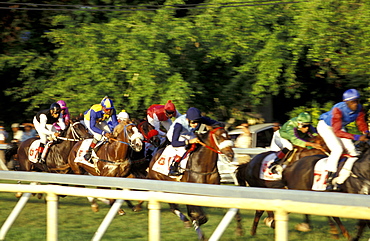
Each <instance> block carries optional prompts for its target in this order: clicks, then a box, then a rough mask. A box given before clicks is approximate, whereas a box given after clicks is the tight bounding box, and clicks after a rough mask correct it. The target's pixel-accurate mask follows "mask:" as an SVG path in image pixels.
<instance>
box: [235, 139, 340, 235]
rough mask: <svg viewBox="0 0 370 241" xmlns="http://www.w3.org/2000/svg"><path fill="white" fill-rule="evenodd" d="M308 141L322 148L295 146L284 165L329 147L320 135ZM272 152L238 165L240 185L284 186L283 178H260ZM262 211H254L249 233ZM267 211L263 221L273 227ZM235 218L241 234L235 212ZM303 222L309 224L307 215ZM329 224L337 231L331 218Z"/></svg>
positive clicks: (324, 151)
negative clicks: (264, 163)
mask: <svg viewBox="0 0 370 241" xmlns="http://www.w3.org/2000/svg"><path fill="white" fill-rule="evenodd" d="M310 141H311V142H315V143H318V144H320V145H321V146H322V147H323V148H324V149H323V150H319V149H307V148H302V147H299V146H295V147H294V150H293V153H292V155H291V156H290V157H288V160H289V161H286V162H285V165H287V166H288V167H289V166H291V165H292V164H293V163H295V162H296V161H297V160H299V159H300V158H303V157H306V156H312V155H325V154H326V153H328V151H329V149H328V148H327V146H326V144H325V142H324V140H323V139H322V137H321V136H316V137H314V138H313V139H311V140H310ZM273 153H275V152H273V151H269V152H264V153H261V154H258V155H256V156H255V157H254V158H253V159H252V160H251V161H250V162H249V163H245V164H242V165H240V166H239V167H238V168H237V170H236V178H237V180H238V183H239V185H240V186H247V185H249V186H251V187H265V188H285V187H286V183H285V182H284V181H283V180H276V181H275V180H274V181H268V180H264V179H261V178H260V170H261V165H262V162H263V161H264V159H265V158H266V157H268V156H269V155H270V154H273ZM270 157H271V156H270ZM273 158H274V157H273ZM283 173H284V172H283ZM263 213H264V210H257V211H256V213H255V217H254V220H253V225H252V229H251V235H255V234H256V231H257V226H258V223H259V220H260V218H261V216H262V214H263ZM267 213H268V217H267V218H266V219H265V223H266V224H267V225H268V226H270V227H272V228H274V227H275V222H274V214H273V212H272V211H268V212H267ZM236 220H237V233H238V234H240V235H241V234H242V227H241V217H240V215H239V213H237V214H236ZM335 221H336V222H337V224H338V226H339V227H340V228H341V229H342V228H344V226H343V225H341V222H340V220H339V219H337V220H335ZM305 222H306V223H308V226H309V218H308V216H307V215H306V216H305ZM329 224H330V226H331V228H332V232H335V233H337V230H336V229H335V225H334V224H333V222H332V220H331V219H329ZM301 226H302V227H301ZM301 226H298V228H299V229H301V230H302V229H303V227H306V226H307V224H302V225H301ZM307 228H308V227H307Z"/></svg>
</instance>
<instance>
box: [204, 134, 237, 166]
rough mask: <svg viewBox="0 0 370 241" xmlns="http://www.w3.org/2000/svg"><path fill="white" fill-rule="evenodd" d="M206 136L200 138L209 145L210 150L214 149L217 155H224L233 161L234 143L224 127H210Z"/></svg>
mask: <svg viewBox="0 0 370 241" xmlns="http://www.w3.org/2000/svg"><path fill="white" fill-rule="evenodd" d="M205 135H206V136H203V137H201V138H200V139H201V141H202V142H204V143H205V144H206V145H209V147H210V149H211V148H212V149H213V150H214V151H216V152H217V153H219V154H224V155H225V156H226V157H227V159H228V160H229V161H233V159H234V151H233V149H232V147H233V142H232V140H231V138H230V136H229V135H228V134H227V132H226V130H225V129H224V128H223V127H209V128H208V132H207V133H205ZM199 137H200V136H199ZM204 137H205V138H204ZM206 147H207V146H206Z"/></svg>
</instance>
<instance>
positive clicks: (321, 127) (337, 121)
mask: <svg viewBox="0 0 370 241" xmlns="http://www.w3.org/2000/svg"><path fill="white" fill-rule="evenodd" d="M359 98H360V94H359V93H358V91H357V90H355V89H349V90H346V91H345V92H344V93H343V101H342V102H339V103H337V104H335V105H334V106H333V107H332V109H331V110H330V111H328V112H326V113H324V114H322V115H321V116H320V120H319V123H318V125H317V130H318V132H319V134H320V135H321V136H322V138H323V139H324V141H325V143H326V145H327V146H328V148H329V149H330V151H331V153H330V155H329V158H328V160H327V170H328V176H327V180H326V183H327V187H326V190H327V191H339V188H338V187H337V185H336V184H342V183H343V182H344V181H345V180H346V179H347V178H348V177H349V176H350V174H351V169H352V166H353V163H354V162H355V161H357V159H358V158H357V155H358V154H357V152H356V148H355V145H354V144H353V141H352V140H355V141H366V140H368V139H369V136H368V135H369V128H368V126H367V124H366V121H365V112H364V110H363V108H362V105H361V104H360V102H359ZM353 121H356V126H357V128H358V130H359V131H360V132H361V133H362V134H363V135H354V134H350V133H348V132H346V130H345V126H346V125H348V124H349V123H351V122H353ZM344 149H345V150H346V151H347V153H348V154H349V155H350V157H349V158H348V159H347V161H346V163H345V164H344V166H343V168H342V170H341V171H340V172H339V176H338V178H335V181H334V180H333V179H334V177H335V175H336V172H337V165H338V161H339V158H340V156H341V155H342V153H343V150H344Z"/></svg>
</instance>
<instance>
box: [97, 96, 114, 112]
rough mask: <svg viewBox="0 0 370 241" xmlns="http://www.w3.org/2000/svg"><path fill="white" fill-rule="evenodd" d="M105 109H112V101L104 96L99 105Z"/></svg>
mask: <svg viewBox="0 0 370 241" xmlns="http://www.w3.org/2000/svg"><path fill="white" fill-rule="evenodd" d="M100 104H101V105H102V106H103V107H104V108H105V109H108V110H110V109H114V105H113V101H112V100H111V99H109V98H108V96H105V97H104V98H103V99H102V101H101V103H100Z"/></svg>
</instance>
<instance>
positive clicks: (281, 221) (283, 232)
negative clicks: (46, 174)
mask: <svg viewBox="0 0 370 241" xmlns="http://www.w3.org/2000/svg"><path fill="white" fill-rule="evenodd" d="M274 219H275V240H276V241H288V220H289V217H288V213H287V212H286V211H285V210H284V209H282V208H280V209H279V210H275V211H274Z"/></svg>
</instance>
